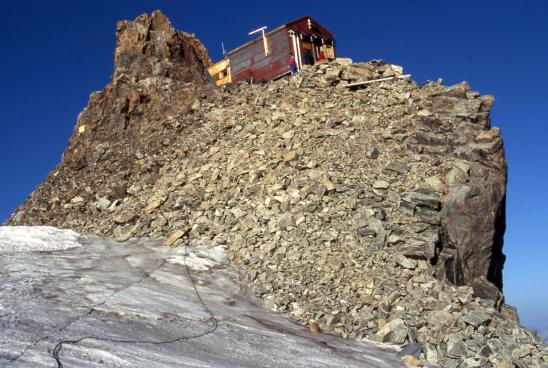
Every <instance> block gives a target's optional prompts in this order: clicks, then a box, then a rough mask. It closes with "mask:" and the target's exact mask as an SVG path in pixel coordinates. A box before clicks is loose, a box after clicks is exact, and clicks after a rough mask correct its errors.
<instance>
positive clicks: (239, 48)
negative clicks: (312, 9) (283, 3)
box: [226, 15, 334, 56]
mask: <svg viewBox="0 0 548 368" xmlns="http://www.w3.org/2000/svg"><path fill="white" fill-rule="evenodd" d="M306 19H311V20H312V21H314V23H316V24H317V25H318V26H319V27H320V28H321V29H322V30H324V31H325V32H326V33H328V34H329V35H330V36H331V37H332V39H334V37H333V34H332V33H331V32H329V31H328V30H327V29H325V28H324V27H323V26H322V25H320V23H319V22H318V21H317V20H315V19H314V18H312V17H311V16H310V15H304V16H302V17H299V18H297V19H294V20H292V21H291V22H287V23H285V24H282V25H281V26H279V27H277V28H274V29H273V30H272V31H270V32H267V33H265V37H268V36H270V35H272V34H274V33H276V32H279V31H281V30H282V29H284V28H290V27H291V26H292V25H294V24H297V23H300V22H302V21H304V20H306ZM262 38H263V37H262V36H259V37H257V38H255V39H253V40H251V41H248V42H246V43H244V44H243V45H240V46H238V47H236V48H235V49H232V50H230V51H228V52H227V53H226V55H227V56H228V55H230V54H233V53H235V52H236V51H239V50H241V49H243V48H245V47H247V46H249V45H251V44H254V43H255V42H259V41H260V40H261V39H262Z"/></svg>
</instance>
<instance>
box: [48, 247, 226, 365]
mask: <svg viewBox="0 0 548 368" xmlns="http://www.w3.org/2000/svg"><path fill="white" fill-rule="evenodd" d="M187 256H188V253H187V246H185V247H184V253H183V263H184V265H185V269H186V273H187V275H188V278H189V279H190V282H191V284H192V288H193V289H194V293H195V294H196V297H197V298H198V300H199V301H200V304H201V305H202V307H203V308H204V310H205V311H206V312H207V313H208V314H209V316H210V318H209V320H210V321H212V323H213V324H212V326H211V327H210V328H209V329H208V330H206V331H204V332H201V333H198V334H196V335H190V336H179V337H177V338H174V339H171V340H163V341H150V340H121V339H112V338H108V337H96V336H84V337H81V338H79V339H76V340H64V341H61V342H59V343H58V344H57V345H55V347H54V348H53V351H52V353H51V355H52V356H53V358H54V359H55V361H56V362H57V368H64V366H63V363H61V358H60V357H59V354H60V353H61V349H62V348H63V345H76V344H79V343H80V342H82V341H84V340H96V341H106V342H112V343H119V344H150V345H164V344H172V343H174V342H180V341H184V340H190V339H195V338H198V337H202V336H205V335H208V334H210V333H213V332H214V331H215V330H216V329H217V327H218V321H217V318H216V317H215V315H214V314H213V312H212V311H211V310H210V309H209V307H208V306H207V304H206V303H205V302H204V300H203V299H202V296H201V295H200V293H199V292H198V288H197V287H196V282H195V281H194V278H193V277H192V273H191V272H190V268H189V267H188V264H187V261H186V259H187ZM164 263H165V262H164ZM147 276H150V275H147ZM141 281H142V279H141ZM93 310H94V309H92V310H91V312H92V311H93ZM91 312H90V313H91ZM88 314H89V313H88Z"/></svg>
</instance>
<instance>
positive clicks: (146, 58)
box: [114, 10, 211, 82]
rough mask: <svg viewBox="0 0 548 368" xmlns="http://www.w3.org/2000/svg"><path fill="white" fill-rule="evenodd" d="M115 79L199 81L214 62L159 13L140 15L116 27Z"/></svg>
mask: <svg viewBox="0 0 548 368" xmlns="http://www.w3.org/2000/svg"><path fill="white" fill-rule="evenodd" d="M116 39H117V42H116V49H115V51H114V61H115V71H114V77H115V78H116V77H118V76H120V75H121V74H126V75H129V76H131V77H137V78H138V79H141V78H147V77H150V76H160V77H168V78H172V79H175V80H180V81H183V82H200V81H202V80H203V79H204V77H205V72H206V68H207V67H208V66H209V65H210V64H211V60H210V58H209V55H208V53H207V50H206V49H205V47H204V46H203V45H202V44H201V43H200V41H198V40H197V39H196V38H195V37H193V36H190V35H188V34H187V33H184V32H179V31H176V30H175V29H174V28H173V26H172V25H171V23H170V22H169V20H168V19H167V18H166V17H165V15H163V14H162V13H161V12H160V11H158V10H156V11H154V12H153V13H152V15H150V16H149V15H146V14H144V15H141V16H140V17H138V18H137V19H136V20H135V21H133V22H128V21H126V20H122V21H119V22H118V24H117V26H116Z"/></svg>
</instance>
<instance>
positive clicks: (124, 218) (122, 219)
mask: <svg viewBox="0 0 548 368" xmlns="http://www.w3.org/2000/svg"><path fill="white" fill-rule="evenodd" d="M136 217H137V215H135V214H134V213H133V212H131V211H122V212H120V213H117V214H115V215H114V216H113V217H112V220H113V221H114V222H115V223H117V224H127V223H128V222H131V221H133V220H135V218H136Z"/></svg>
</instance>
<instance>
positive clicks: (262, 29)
mask: <svg viewBox="0 0 548 368" xmlns="http://www.w3.org/2000/svg"><path fill="white" fill-rule="evenodd" d="M266 28H267V27H266V26H264V27H261V28H257V29H256V30H254V31H251V32H249V33H248V34H249V35H252V34H255V33H257V32H261V33H262V35H263V46H264V54H265V56H268V41H267V39H266V36H265V33H264V30H265V29H266Z"/></svg>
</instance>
